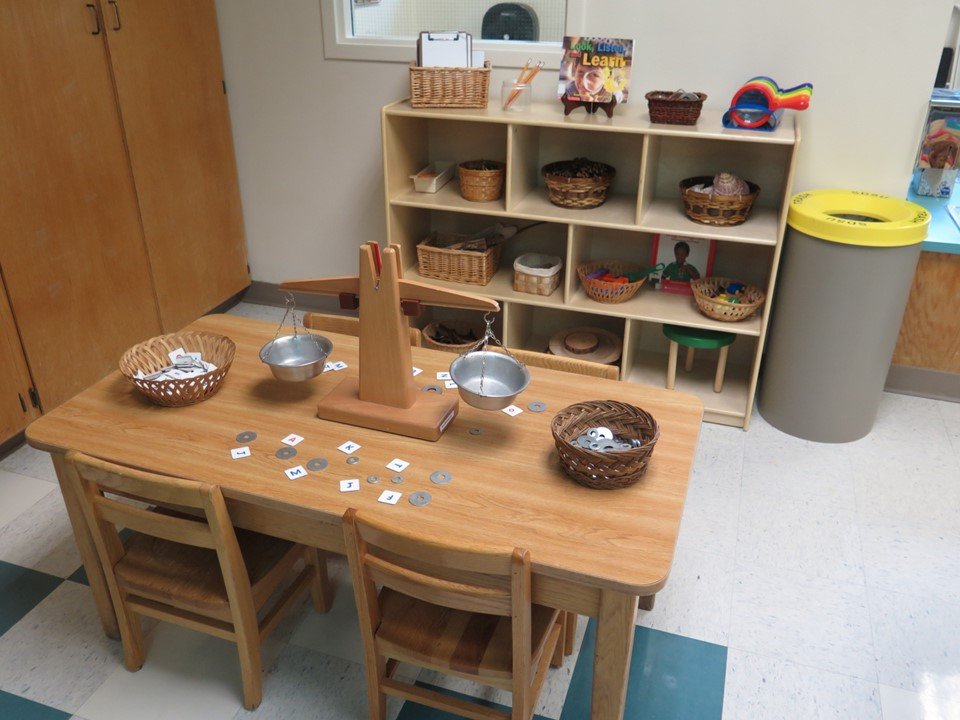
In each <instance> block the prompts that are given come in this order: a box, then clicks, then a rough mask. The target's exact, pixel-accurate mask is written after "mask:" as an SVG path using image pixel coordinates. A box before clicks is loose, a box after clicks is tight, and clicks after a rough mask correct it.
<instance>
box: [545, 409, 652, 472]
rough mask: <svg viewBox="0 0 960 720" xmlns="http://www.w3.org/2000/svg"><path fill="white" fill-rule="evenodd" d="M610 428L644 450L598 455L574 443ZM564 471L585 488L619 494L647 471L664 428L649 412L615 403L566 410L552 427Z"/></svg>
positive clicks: (609, 452)
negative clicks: (637, 442)
mask: <svg viewBox="0 0 960 720" xmlns="http://www.w3.org/2000/svg"><path fill="white" fill-rule="evenodd" d="M601 426H602V427H606V428H610V430H612V431H613V433H614V435H618V436H620V437H624V438H636V439H638V440H640V441H641V443H642V444H641V445H640V447H637V448H631V449H630V450H608V451H606V452H596V451H594V450H589V449H587V448H582V447H580V446H579V445H575V444H573V441H574V440H576V439H577V438H578V437H580V436H581V435H583V434H584V433H585V432H587V430H589V429H590V428H595V427H601ZM550 429H551V430H552V431H553V439H554V442H556V444H557V453H558V454H559V455H560V465H561V467H563V471H564V472H565V473H566V474H567V475H569V476H570V477H572V478H573V479H574V480H576V481H577V482H578V483H580V484H581V485H586V486H587V487H590V488H594V489H597V490H615V489H617V488H624V487H627V486H629V485H633V484H634V483H635V482H637V481H638V480H639V479H640V478H641V477H643V473H644V472H646V470H647V465H648V464H649V463H650V456H651V455H652V454H653V448H654V446H655V445H656V444H657V440H659V439H660V426H659V425H657V421H656V420H654V418H653V416H652V415H651V414H650V413H648V412H647V411H646V410H643V409H641V408H638V407H635V406H633V405H627V404H626V403H622V402H617V401H615V400H591V401H589V402H582V403H576V404H575V405H570V406H569V407H565V408H564V409H563V410H561V411H560V412H558V413H557V414H556V415H555V416H554V418H553V421H552V422H551V423H550Z"/></svg>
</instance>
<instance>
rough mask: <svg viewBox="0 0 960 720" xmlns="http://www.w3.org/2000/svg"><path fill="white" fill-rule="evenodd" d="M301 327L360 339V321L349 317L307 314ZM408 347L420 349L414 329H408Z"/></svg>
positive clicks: (418, 336) (418, 334) (415, 329)
mask: <svg viewBox="0 0 960 720" xmlns="http://www.w3.org/2000/svg"><path fill="white" fill-rule="evenodd" d="M303 326H304V327H305V328H309V329H310V330H321V331H326V332H332V333H340V334H341V335H352V336H353V337H360V319H359V318H355V317H350V316H349V315H325V314H323V313H307V314H306V315H304V316H303ZM410 347H420V331H419V330H418V329H417V328H414V327H412V328H410Z"/></svg>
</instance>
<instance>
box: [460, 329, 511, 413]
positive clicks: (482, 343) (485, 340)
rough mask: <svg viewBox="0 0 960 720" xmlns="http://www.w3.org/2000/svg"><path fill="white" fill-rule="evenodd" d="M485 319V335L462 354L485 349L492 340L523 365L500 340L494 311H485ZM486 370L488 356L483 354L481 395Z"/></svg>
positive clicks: (481, 361) (481, 359) (481, 362)
mask: <svg viewBox="0 0 960 720" xmlns="http://www.w3.org/2000/svg"><path fill="white" fill-rule="evenodd" d="M483 321H484V322H485V323H486V324H487V327H486V329H485V330H484V332H483V337H482V338H480V339H479V340H478V341H477V342H476V343H474V344H473V346H472V347H470V348H469V349H467V350H464V351H463V352H462V353H460V354H461V356H463V355H468V354H470V353H474V352H481V351H484V350H486V349H487V347H488V346H489V345H490V343H491V341H492V342H493V343H495V344H496V345H497V346H498V347H499V348H500V349H501V350H503V352H504V354H505V355H507V356H509V357H510V358H511V359H512V360H513V361H514V362H515V363H517V364H518V365H520V366H521V367H523V363H522V362H521V361H520V359H519V358H517V356H516V355H514V354H513V353H512V352H510V349H509V348H508V347H507V346H506V345H504V344H503V343H502V342H501V341H500V338H498V337H497V335H496V333H495V332H494V331H493V321H494V315H493V313H492V312H488V313H484V315H483ZM486 370H487V356H486V355H482V356H481V358H480V388H479V391H478V392H479V393H480V394H481V395H483V379H484V376H485V375H486Z"/></svg>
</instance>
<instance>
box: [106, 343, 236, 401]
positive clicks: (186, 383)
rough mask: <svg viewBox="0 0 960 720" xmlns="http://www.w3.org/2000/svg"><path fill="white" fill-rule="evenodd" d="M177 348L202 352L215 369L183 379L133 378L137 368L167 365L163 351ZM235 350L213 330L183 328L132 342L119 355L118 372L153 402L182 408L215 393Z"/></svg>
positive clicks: (154, 368)
mask: <svg viewBox="0 0 960 720" xmlns="http://www.w3.org/2000/svg"><path fill="white" fill-rule="evenodd" d="M177 348H183V349H184V350H185V351H186V352H199V353H202V354H203V359H204V360H205V361H207V362H210V363H213V364H214V365H216V366H217V369H216V370H212V371H210V372H208V373H204V374H203V375H197V376H196V377H191V378H184V379H183V380H143V379H140V378H137V377H136V374H137V371H138V370H139V371H141V372H143V373H144V374H145V375H150V374H151V373H155V372H156V371H157V370H160V369H162V368H165V367H167V366H169V365H170V358H169V357H168V356H167V353H169V352H172V351H173V350H176V349H177ZM235 352H236V346H235V345H234V344H233V341H232V340H231V339H230V338H227V337H224V336H223V335H215V334H214V333H208V332H197V331H194V330H184V331H182V332H178V333H173V334H172V335H160V336H158V337H155V338H151V339H150V340H145V341H144V342H142V343H140V344H139V345H134V346H133V347H132V348H130V349H129V350H127V351H126V352H125V353H124V354H123V357H122V358H120V372H121V373H123V376H124V377H126V378H127V380H129V381H130V382H132V383H133V384H134V385H136V386H137V389H138V390H140V392H142V393H143V394H144V395H146V396H147V397H148V398H150V400H151V401H153V402H155V403H156V404H157V405H165V406H167V407H183V406H185V405H193V404H194V403H198V402H203V401H204V400H206V399H207V398H208V397H210V396H212V395H214V394H216V392H217V391H218V390H219V389H220V386H221V385H223V379H224V378H225V377H226V376H227V371H228V370H230V364H231V363H232V362H233V355H234V353H235Z"/></svg>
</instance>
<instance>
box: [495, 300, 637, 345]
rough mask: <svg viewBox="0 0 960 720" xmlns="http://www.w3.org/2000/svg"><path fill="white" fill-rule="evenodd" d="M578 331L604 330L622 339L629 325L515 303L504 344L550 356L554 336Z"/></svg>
mask: <svg viewBox="0 0 960 720" xmlns="http://www.w3.org/2000/svg"><path fill="white" fill-rule="evenodd" d="M574 327H597V328H603V329H604V330H609V331H610V332H612V333H615V334H616V335H617V337H619V338H621V339H623V338H624V336H625V333H626V321H625V320H624V319H623V318H617V317H613V316H610V315H595V314H591V313H578V312H571V311H570V310H569V309H567V308H565V307H540V306H536V305H527V304H521V303H511V304H510V307H509V311H508V313H507V322H506V337H505V339H504V342H506V343H507V345H508V346H509V347H512V348H519V349H521V350H533V351H534V352H547V351H548V349H549V346H550V337H551V336H552V335H554V334H555V333H557V332H559V331H561V330H565V329H569V328H574Z"/></svg>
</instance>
